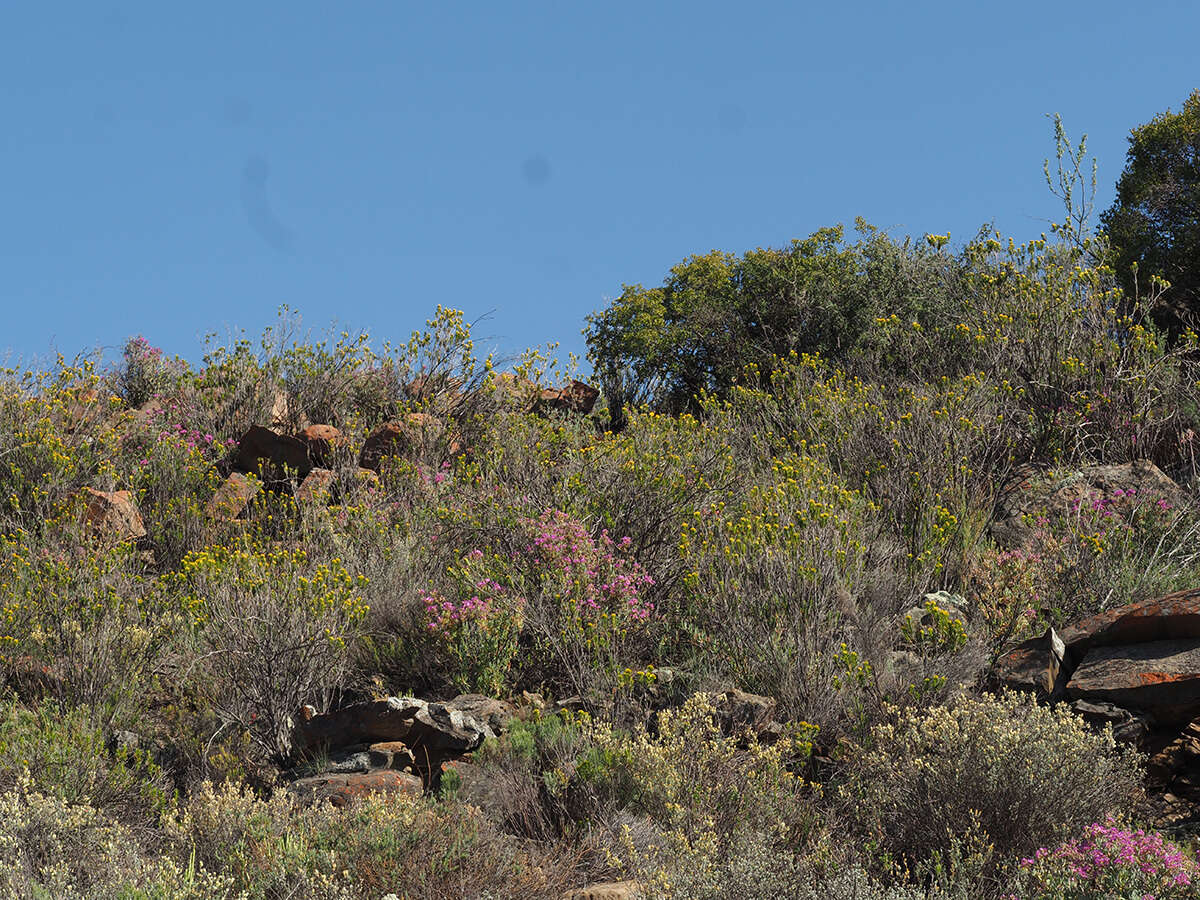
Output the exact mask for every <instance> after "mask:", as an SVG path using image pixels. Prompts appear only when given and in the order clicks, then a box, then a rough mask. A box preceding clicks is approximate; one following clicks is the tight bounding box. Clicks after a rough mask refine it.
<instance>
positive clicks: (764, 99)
mask: <svg viewBox="0 0 1200 900" xmlns="http://www.w3.org/2000/svg"><path fill="white" fill-rule="evenodd" d="M1198 39H1200V4H1196V3H1194V2H1188V3H1182V2H1180V3H1166V2H1160V3H1154V2H1146V3H1142V4H1136V5H1135V4H1132V3H1128V2H1124V3H1114V2H1090V3H1067V2H1059V3H1054V4H1045V5H1043V4H1042V3H1032V2H1023V0H1022V2H1008V3H995V4H982V3H964V2H961V0H958V2H953V3H951V2H919V0H918V2H910V3H883V2H859V3H840V4H819V5H818V4H812V3H743V4H736V5H735V4H731V3H726V4H715V3H702V2H691V3H671V4H660V3H647V2H643V3H622V2H608V3H604V4H577V3H554V4H550V3H539V4H533V3H520V4H495V3H488V4H484V3H460V4H437V3H422V4H410V3H402V2H396V0H392V2H387V3H374V2H351V3H346V4H331V3H307V2H289V3H286V4H284V3H271V4H268V3H259V4H246V3H238V4H232V3H221V2H208V3H203V4H177V3H155V4H150V3H143V4H133V3H114V4H103V3H92V2H88V3H83V2H77V3H53V2H47V3H24V4H16V3H10V4H5V6H4V9H3V11H0V77H2V80H0V84H2V85H3V87H2V88H0V115H2V119H0V121H2V123H3V130H2V131H0V186H2V189H3V190H2V193H0V196H2V197H3V203H4V207H3V208H4V215H3V217H2V218H0V278H2V279H3V281H2V285H0V310H2V311H3V317H2V319H0V321H3V329H2V330H0V358H3V357H4V356H6V355H7V357H8V359H9V361H10V362H12V361H17V360H24V361H26V362H29V361H33V360H35V359H37V358H44V357H46V356H47V355H48V354H50V353H52V352H54V351H61V352H63V353H65V354H67V355H68V356H72V355H74V354H75V353H77V352H79V351H83V350H87V349H92V348H101V349H103V350H104V351H105V353H106V354H107V356H108V357H109V358H112V357H113V356H115V355H117V354H118V353H119V348H120V346H121V344H122V343H123V341H124V339H125V338H127V337H129V336H131V335H135V334H144V335H145V336H146V337H147V338H149V339H150V340H151V341H152V342H154V343H156V344H159V345H161V346H162V347H164V349H165V350H166V351H167V352H168V353H170V354H172V355H174V354H179V355H181V356H184V357H186V358H188V359H192V360H196V359H198V358H199V356H200V355H201V353H202V352H203V335H204V334H205V333H207V332H213V331H216V332H221V333H225V332H227V331H228V330H229V329H244V330H245V331H246V332H247V333H248V334H249V335H251V336H257V335H258V334H259V333H260V332H261V330H262V328H263V327H264V326H266V325H268V324H270V323H272V322H273V321H275V319H276V310H277V308H278V307H279V306H280V305H281V304H287V305H289V306H290V307H291V308H293V309H295V310H298V311H299V312H300V314H301V315H302V316H303V320H304V324H305V326H306V327H309V328H312V329H313V330H314V331H315V332H320V331H322V330H324V329H325V328H327V327H328V326H330V325H331V324H333V323H336V325H337V327H338V328H339V329H340V328H349V329H351V330H358V329H367V330H369V331H370V332H371V333H372V335H374V336H376V337H377V338H378V339H379V340H380V341H382V339H384V338H391V339H393V340H396V339H405V338H407V336H408V334H409V332H410V331H411V330H412V329H413V328H414V327H418V326H419V325H420V324H421V323H422V322H423V321H424V319H426V318H427V317H429V316H430V315H432V313H433V310H434V308H435V307H436V306H437V304H439V303H440V304H443V305H447V306H451V307H456V308H460V309H463V310H464V311H465V312H466V313H467V315H468V317H469V318H472V319H473V318H476V317H479V316H483V315H485V314H489V313H490V318H488V319H487V320H486V321H484V322H483V323H481V324H480V325H478V326H477V328H476V334H477V337H478V338H479V339H480V344H481V345H482V346H485V347H489V348H495V349H496V350H498V351H499V352H501V353H512V352H515V351H517V350H520V349H522V348H524V347H527V346H535V345H539V344H542V343H544V342H546V341H551V340H557V341H560V342H561V347H562V351H563V352H565V351H569V350H573V351H576V352H581V351H582V350H583V340H582V338H581V337H580V329H581V328H582V327H583V324H584V317H585V316H586V315H587V314H588V313H589V312H591V311H593V310H596V309H599V308H602V307H603V306H604V305H605V304H606V302H607V300H608V299H609V298H611V297H613V296H615V295H616V294H618V293H619V292H620V290H621V285H622V284H623V283H628V282H641V283H644V284H647V285H650V284H657V283H659V282H661V280H662V279H663V277H664V275H665V274H666V271H667V269H668V268H669V267H670V266H671V265H673V264H674V263H676V262H678V261H679V260H680V259H682V258H683V257H685V256H687V255H689V254H691V253H697V252H705V251H707V250H710V249H713V248H719V249H722V250H729V251H735V252H742V251H745V250H747V249H750V248H753V247H756V246H772V245H776V246H777V245H782V244H785V243H787V242H788V241H789V240H791V239H792V238H796V237H804V236H806V235H808V234H809V233H811V232H812V231H813V230H815V229H817V228H820V227H822V226H825V225H830V224H834V223H838V222H844V223H846V224H847V225H849V224H851V223H852V222H853V220H854V217H855V216H859V215H861V216H864V217H865V218H866V219H867V220H868V221H870V222H871V223H873V224H875V225H877V226H879V227H883V228H887V229H890V230H891V231H892V232H893V233H894V234H896V235H903V234H906V233H911V234H915V235H920V234H924V233H926V232H939V233H942V232H945V231H950V232H952V234H953V236H954V240H955V242H956V243H957V242H958V241H960V240H962V239H965V238H968V237H970V236H971V235H972V234H974V232H975V231H976V229H977V228H978V226H979V225H980V224H982V223H985V222H989V221H991V222H994V223H995V224H996V226H997V227H998V228H999V229H1000V230H1001V231H1003V232H1005V233H1006V234H1011V235H1013V236H1015V237H1017V238H1028V237H1032V236H1036V235H1037V234H1038V233H1039V232H1041V231H1043V230H1044V229H1045V227H1046V226H1045V222H1046V220H1048V219H1049V218H1050V217H1051V216H1054V215H1055V214H1056V213H1058V212H1059V207H1058V206H1057V205H1056V201H1055V200H1054V198H1053V197H1052V196H1051V195H1050V194H1049V193H1048V191H1047V190H1046V188H1045V185H1044V181H1043V178H1042V171H1041V168H1042V160H1043V159H1044V158H1045V157H1046V156H1048V155H1050V154H1051V153H1052V150H1053V141H1052V126H1051V124H1050V122H1049V121H1048V120H1047V119H1046V118H1045V116H1046V114H1048V113H1053V112H1059V113H1061V114H1062V115H1063V117H1064V120H1065V123H1066V126H1067V129H1068V131H1069V133H1071V134H1072V135H1076V134H1078V133H1079V132H1082V131H1086V132H1088V133H1089V135H1090V141H1089V146H1090V149H1091V150H1093V151H1094V153H1095V155H1096V156H1097V158H1098V159H1099V161H1100V174H1099V179H1100V181H1099V187H1100V191H1099V195H1098V209H1103V208H1104V207H1105V206H1107V205H1108V203H1109V202H1110V201H1111V198H1112V188H1113V183H1114V182H1115V180H1116V177H1117V175H1118V174H1119V172H1120V169H1121V167H1122V165H1123V161H1124V155H1125V148H1126V136H1127V134H1128V131H1129V129H1130V128H1131V127H1133V126H1135V125H1137V124H1139V123H1141V122H1144V121H1146V120H1147V119H1149V118H1151V117H1152V116H1153V115H1154V114H1155V113H1157V112H1159V111H1161V110H1163V109H1165V108H1167V107H1172V108H1175V109H1177V108H1179V106H1180V105H1181V104H1182V102H1183V100H1184V98H1185V97H1186V96H1187V95H1188V94H1189V93H1190V91H1191V90H1192V89H1194V88H1196V87H1200V70H1198V69H1197V67H1196V64H1197V53H1196V46H1197V41H1198Z"/></svg>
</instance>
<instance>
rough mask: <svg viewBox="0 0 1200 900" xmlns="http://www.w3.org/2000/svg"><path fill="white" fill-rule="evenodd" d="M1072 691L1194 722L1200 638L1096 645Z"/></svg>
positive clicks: (1199, 700) (1199, 696)
mask: <svg viewBox="0 0 1200 900" xmlns="http://www.w3.org/2000/svg"><path fill="white" fill-rule="evenodd" d="M1067 696H1068V697H1069V698H1071V699H1072V700H1088V701H1091V702H1103V703H1115V704H1116V705H1117V706H1120V707H1123V708H1126V709H1142V710H1147V711H1150V712H1152V713H1154V714H1155V717H1156V718H1158V719H1159V720H1160V721H1173V722H1180V721H1188V720H1189V719H1191V718H1193V717H1194V716H1195V715H1196V714H1197V712H1198V711H1200V638H1184V639H1180V640H1169V641H1150V642H1148V643H1144V644H1130V645H1127V646H1117V647H1094V648H1093V649H1091V650H1089V651H1088V653H1087V655H1086V656H1084V658H1083V661H1082V662H1081V663H1080V664H1079V666H1078V667H1077V668H1076V669H1075V672H1074V674H1073V675H1072V677H1071V681H1070V682H1069V683H1068V684H1067Z"/></svg>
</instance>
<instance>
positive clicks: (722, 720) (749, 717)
mask: <svg viewBox="0 0 1200 900" xmlns="http://www.w3.org/2000/svg"><path fill="white" fill-rule="evenodd" d="M713 708H714V709H715V710H716V719H717V725H718V726H720V728H721V731H722V732H724V733H725V734H728V735H735V734H743V733H744V732H747V731H749V732H750V733H751V734H754V735H757V734H758V733H759V732H760V731H762V730H763V729H764V728H766V726H767V725H768V724H769V723H770V721H771V719H772V717H773V716H774V715H775V700H774V699H773V698H771V697H763V696H760V695H758V694H747V693H746V692H745V691H739V690H736V689H734V690H729V691H725V692H724V693H722V694H718V695H717V696H716V697H714V698H713Z"/></svg>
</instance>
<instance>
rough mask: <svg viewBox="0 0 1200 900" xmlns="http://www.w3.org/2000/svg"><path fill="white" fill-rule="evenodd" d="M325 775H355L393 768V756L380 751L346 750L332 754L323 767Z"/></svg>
mask: <svg viewBox="0 0 1200 900" xmlns="http://www.w3.org/2000/svg"><path fill="white" fill-rule="evenodd" d="M322 768H323V769H324V772H323V773H322V774H325V775H353V774H355V773H359V772H370V771H372V770H373V769H390V768H392V754H391V753H390V752H383V751H378V750H371V749H366V750H344V751H341V752H339V753H331V754H330V755H329V761H328V762H327V763H326V764H325V765H324V766H322Z"/></svg>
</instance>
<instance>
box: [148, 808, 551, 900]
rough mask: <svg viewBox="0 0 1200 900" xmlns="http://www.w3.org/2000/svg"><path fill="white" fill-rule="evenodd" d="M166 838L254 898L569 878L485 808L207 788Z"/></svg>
mask: <svg viewBox="0 0 1200 900" xmlns="http://www.w3.org/2000/svg"><path fill="white" fill-rule="evenodd" d="M166 836H167V839H168V841H169V842H170V843H172V844H174V845H175V846H176V847H178V848H179V852H180V853H181V854H183V853H189V852H194V854H195V858H196V861H197V863H199V864H200V865H201V866H202V867H203V868H204V869H206V870H208V871H213V872H219V873H221V874H223V875H225V876H227V877H229V878H230V879H231V880H232V882H233V884H234V885H235V887H236V889H237V890H239V891H241V892H243V895H244V896H245V897H246V898H247V900H284V898H311V900H333V898H337V900H341V898H345V900H352V898H362V900H367V898H370V900H378V898H379V897H382V896H383V895H384V894H386V893H388V892H395V891H402V892H403V894H404V896H407V897H411V898H413V900H417V898H429V900H434V898H447V897H462V898H482V897H487V896H489V895H495V894H496V893H501V894H508V895H509V896H521V897H530V898H539V897H557V896H559V895H560V894H561V893H562V889H563V886H564V885H563V882H562V881H561V880H560V879H562V878H563V871H562V870H557V871H556V870H555V868H554V867H552V865H551V864H550V860H548V859H542V858H536V857H531V856H530V855H528V854H527V853H524V852H522V851H520V850H519V849H518V848H517V846H516V844H515V842H513V841H511V840H510V839H507V838H505V837H504V836H503V835H500V834H498V833H497V832H496V831H495V829H494V828H493V827H492V826H491V825H490V823H488V822H487V821H486V820H484V819H483V818H482V817H481V816H480V815H479V812H478V811H477V810H472V809H470V808H467V807H464V806H460V805H457V804H454V803H447V804H439V803H436V802H434V801H427V800H423V799H420V798H413V797H410V796H407V795H400V796H396V797H383V796H378V795H376V796H373V797H369V798H366V799H364V800H362V801H360V802H358V803H356V804H353V805H351V806H350V807H348V808H347V809H345V810H338V809H333V808H331V807H329V806H328V805H320V806H313V807H309V808H303V807H299V806H298V805H297V804H296V802H295V801H294V800H293V798H291V797H290V796H289V795H288V794H287V793H286V792H279V793H277V794H275V795H274V796H273V797H271V798H269V799H265V800H264V799H261V798H258V797H256V796H254V795H253V794H251V793H250V792H248V791H245V790H242V789H239V788H237V787H235V786H225V787H214V786H212V785H204V786H203V787H202V788H201V789H200V790H199V791H197V793H196V794H195V795H194V796H193V797H192V799H191V800H190V801H189V803H188V804H187V805H186V806H185V807H184V808H183V809H182V810H181V811H180V814H179V816H178V817H177V818H175V819H174V820H172V821H170V822H169V823H168V825H167V828H166ZM193 848H194V850H193ZM566 868H567V867H566V866H563V869H566Z"/></svg>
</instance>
